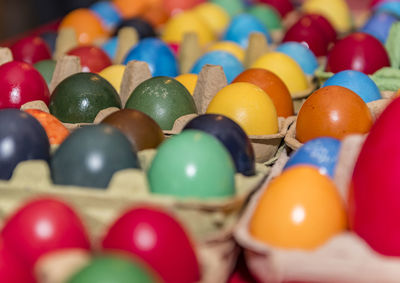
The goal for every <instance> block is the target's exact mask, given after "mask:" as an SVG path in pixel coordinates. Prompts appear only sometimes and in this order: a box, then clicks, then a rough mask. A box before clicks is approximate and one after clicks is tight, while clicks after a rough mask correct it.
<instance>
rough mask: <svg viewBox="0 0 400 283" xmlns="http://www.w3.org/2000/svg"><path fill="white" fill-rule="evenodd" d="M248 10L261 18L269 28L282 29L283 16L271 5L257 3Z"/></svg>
mask: <svg viewBox="0 0 400 283" xmlns="http://www.w3.org/2000/svg"><path fill="white" fill-rule="evenodd" d="M247 12H248V13H249V14H251V15H253V16H254V17H256V18H257V19H259V20H260V21H261V22H262V23H263V24H264V25H265V26H266V27H267V29H268V30H281V29H282V23H281V17H280V15H279V13H278V12H277V11H276V10H275V9H274V8H272V7H271V6H269V5H266V4H256V5H253V6H251V7H250V8H249V9H248V11H247Z"/></svg>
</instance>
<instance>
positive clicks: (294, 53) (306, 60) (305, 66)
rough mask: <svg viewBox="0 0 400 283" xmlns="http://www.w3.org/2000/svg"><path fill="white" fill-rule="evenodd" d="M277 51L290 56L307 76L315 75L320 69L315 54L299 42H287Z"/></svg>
mask: <svg viewBox="0 0 400 283" xmlns="http://www.w3.org/2000/svg"><path fill="white" fill-rule="evenodd" d="M276 51H279V52H282V53H285V54H286V55H288V56H290V57H291V58H292V59H293V60H295V61H296V62H297V64H299V65H300V67H301V69H302V70H303V71H304V73H306V74H307V75H313V74H314V72H315V70H316V69H317V68H318V61H317V58H316V57H315V55H314V53H313V52H312V51H311V50H310V49H309V48H307V47H306V46H304V45H303V44H301V43H299V42H293V41H289V42H285V43H283V44H281V45H279V46H278V48H277V49H276Z"/></svg>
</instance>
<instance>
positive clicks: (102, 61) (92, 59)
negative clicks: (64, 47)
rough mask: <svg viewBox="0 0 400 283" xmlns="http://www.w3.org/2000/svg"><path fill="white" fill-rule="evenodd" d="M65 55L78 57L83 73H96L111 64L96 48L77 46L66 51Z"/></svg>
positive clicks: (103, 53) (99, 49)
mask: <svg viewBox="0 0 400 283" xmlns="http://www.w3.org/2000/svg"><path fill="white" fill-rule="evenodd" d="M67 54H68V55H72V56H78V57H79V58H80V59H81V66H82V71H83V72H92V73H98V72H100V71H101V70H103V69H105V68H107V67H108V66H111V64H112V62H111V60H110V58H109V57H108V55H107V54H106V53H105V52H104V51H103V50H102V49H101V48H100V47H97V46H91V45H86V46H78V47H75V48H73V49H71V50H70V51H68V52H67Z"/></svg>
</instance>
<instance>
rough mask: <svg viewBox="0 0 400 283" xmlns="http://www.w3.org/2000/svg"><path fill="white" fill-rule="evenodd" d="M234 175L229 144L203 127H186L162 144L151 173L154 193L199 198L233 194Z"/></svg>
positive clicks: (149, 175) (150, 177) (150, 179)
mask: <svg viewBox="0 0 400 283" xmlns="http://www.w3.org/2000/svg"><path fill="white" fill-rule="evenodd" d="M234 175H235V166H234V163H233V161H232V158H231V156H230V154H229V153H228V151H227V150H226V149H225V147H224V146H223V145H222V144H221V143H220V142H219V141H218V140H217V139H216V138H214V137H213V136H211V135H209V134H207V133H205V132H202V131H199V130H186V131H184V132H182V133H181V134H179V135H176V136H173V137H171V138H170V139H168V140H167V141H165V142H164V143H163V144H161V145H160V147H159V148H158V151H157V154H156V156H155V157H154V160H153V162H152V164H151V166H150V169H149V171H148V172H147V176H148V180H149V185H150V190H151V191H152V192H153V193H157V194H163V195H172V196H175V197H178V198H198V199H210V198H223V197H231V196H233V195H234V194H235V179H234Z"/></svg>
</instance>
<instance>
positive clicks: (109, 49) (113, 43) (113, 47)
mask: <svg viewBox="0 0 400 283" xmlns="http://www.w3.org/2000/svg"><path fill="white" fill-rule="evenodd" d="M117 47H118V38H117V37H116V36H115V37H112V38H110V39H109V40H108V41H107V42H106V43H104V44H103V45H102V46H101V49H103V50H104V52H106V53H107V55H108V57H110V58H111V59H114V58H115V55H116V53H117Z"/></svg>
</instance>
